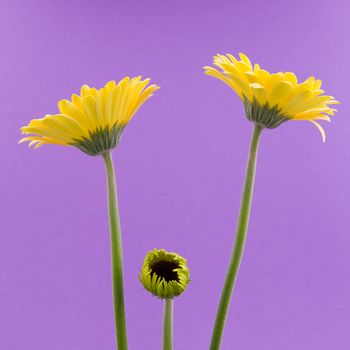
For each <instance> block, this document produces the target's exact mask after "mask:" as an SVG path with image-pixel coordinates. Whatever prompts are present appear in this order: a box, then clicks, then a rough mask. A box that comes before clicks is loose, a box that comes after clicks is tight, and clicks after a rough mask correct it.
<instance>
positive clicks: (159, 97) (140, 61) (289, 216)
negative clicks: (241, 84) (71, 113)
mask: <svg viewBox="0 0 350 350" xmlns="http://www.w3.org/2000/svg"><path fill="white" fill-rule="evenodd" d="M349 12H350V11H349V5H348V2H347V1H346V0H344V1H332V2H331V3H329V1H307V2H305V1H294V4H292V2H291V1H286V2H283V1H245V2H242V1H240V2H238V1H215V2H211V1H210V2H209V1H192V2H190V1H173V2H170V1H144V2H142V1H138V2H136V1H128V2H125V3H121V2H117V1H110V2H107V1H79V2H76V1H68V0H64V1H57V2H53V1H52V2H50V1H44V0H42V1H36V2H34V1H31V2H30V1H18V0H15V1H9V0H2V1H1V4H0V26H1V27H0V30H1V37H0V40H1V57H0V77H1V85H2V88H1V91H0V100H1V118H2V123H1V128H2V132H1V138H0V146H1V153H0V161H1V163H0V164H1V171H0V174H1V183H0V198H1V202H0V206H1V208H0V212H1V236H0V315H1V317H0V348H1V349H4V350H5V349H6V350H17V349H21V350H29V349H39V350H41V349H43V350H46V349H50V350H63V349H64V350H77V349H84V350H90V349H91V350H92V349H94V350H95V349H114V348H115V344H114V341H115V340H114V324H113V312H112V300H111V281H110V256H109V233H108V222H107V212H106V193H105V173H104V167H103V162H102V160H101V159H100V158H91V157H88V156H86V155H84V154H83V153H81V152H79V151H78V150H76V149H73V148H70V147H66V148H65V147H61V148H60V147H55V146H46V147H42V148H41V149H39V150H37V151H35V150H33V149H28V148H27V147H26V146H25V145H20V146H18V145H17V141H18V139H19V138H20V133H19V128H20V127H21V126H22V125H24V124H27V123H28V122H29V121H30V119H32V118H35V117H41V116H43V115H44V114H45V113H55V112H56V111H57V107H56V103H57V101H58V100H59V99H60V98H66V97H69V96H70V94H71V93H73V92H77V91H78V90H79V88H80V86H81V84H83V83H88V84H91V85H93V86H96V87H100V86H102V85H103V84H105V83H106V82H107V81H108V80H110V79H116V80H119V79H121V78H122V77H124V76H125V75H137V74H143V75H144V76H149V77H151V78H152V81H153V82H155V83H157V84H159V85H161V87H162V88H161V90H160V91H158V92H157V93H156V94H155V96H154V97H152V99H151V100H149V101H148V102H147V103H146V105H144V107H143V108H142V109H141V110H140V111H139V112H138V114H137V115H136V117H135V119H133V121H132V122H131V124H130V125H129V126H128V127H127V129H126V130H125V132H124V135H123V137H122V140H121V144H120V147H119V148H118V150H117V151H116V152H114V159H115V162H116V168H117V175H118V185H119V197H120V207H121V219H122V228H123V243H124V253H125V276H126V279H125V288H126V308H127V323H128V334H129V343H130V349H131V350H134V349H160V348H161V319H162V303H161V302H160V301H159V300H157V299H155V298H153V297H152V296H151V295H149V294H147V293H146V292H144V290H143V289H142V287H141V285H140V283H139V282H138V279H137V274H138V272H139V270H140V266H141V264H142V260H143V257H144V255H145V253H146V252H147V251H148V250H150V249H152V248H154V247H158V248H161V247H164V248H166V249H168V250H174V251H176V252H178V253H180V254H182V255H183V256H185V257H186V258H187V259H188V262H189V266H190V268H191V274H192V279H193V282H192V283H191V285H190V286H189V287H188V290H187V292H186V293H185V294H184V295H183V296H182V297H180V298H178V299H176V301H175V320H174V333H175V349H176V350H182V349H184V350H187V349H207V348H208V344H209V341H210V335H211V328H212V324H213V320H214V316H215V312H216V307H217V304H218V298H219V293H220V290H221V287H222V283H223V278H224V274H225V270H226V264H227V262H228V258H229V254H230V251H231V243H232V238H233V233H234V228H235V223H236V218H237V213H238V206H239V200H240V194H241V186H242V181H243V175H244V167H245V161H246V156H247V151H248V143H249V137H250V133H251V128H252V125H251V124H249V123H248V122H247V121H246V119H245V117H244V112H243V107H242V104H241V102H240V101H239V99H238V97H237V96H235V95H234V93H233V92H232V91H231V90H230V89H229V88H227V87H226V86H225V85H224V84H222V83H221V82H219V81H217V80H215V79H213V78H211V77H206V76H205V75H204V74H203V72H202V66H204V65H207V64H210V63H211V60H212V56H213V55H214V54H216V53H226V52H230V53H233V54H235V55H236V54H237V53H238V52H239V51H242V52H245V53H246V54H247V55H248V56H249V57H251V59H252V60H253V61H254V62H259V63H260V64H261V65H262V66H263V67H266V68H267V69H269V70H272V71H278V70H284V71H285V70H291V71H294V72H295V73H296V74H297V75H298V76H299V77H300V79H305V78H307V77H308V76H309V75H313V74H314V75H315V76H316V77H319V78H321V79H323V80H324V88H325V90H326V92H327V93H329V94H332V95H334V96H336V98H337V99H339V100H340V101H342V102H343V104H341V105H340V106H339V112H338V113H337V114H336V116H335V117H334V119H333V123H331V124H327V123H326V125H325V127H326V132H327V142H326V143H325V144H322V141H321V136H320V134H319V133H318V131H317V129H316V128H315V127H313V126H312V124H311V123H307V122H289V123H286V124H284V125H283V126H281V127H280V128H278V129H276V130H274V131H269V130H267V131H265V132H264V134H263V137H262V141H261V147H260V156H259V161H258V172H257V180H256V187H255V195H254V203H253V208H252V216H251V223H250V228H249V235H248V241H247V246H246V251H245V256H244V260H243V264H242V266H241V273H240V275H239V279H238V285H237V288H236V291H235V293H234V298H233V303H232V305H231V306H232V307H231V312H230V314H229V318H228V321H227V328H226V332H225V335H224V339H223V346H222V349H223V350H225V349H226V350H230V349H240V350H247V349H267V350H280V349H284V350H289V349H308V350H313V349H315V350H316V349H317V350H329V349H337V350H345V349H349V347H350V333H349V329H350V303H349V295H350V280H349V276H350V264H349V252H350V250H349V245H350V236H349V231H350V230H349V197H350V185H349V184H350V165H349V164H350V155H349V126H350V119H349V115H350V108H349V103H348V100H349V98H348V96H349V78H350V77H349V73H350V68H349V67H350V49H349V45H350V42H349V29H350V22H349V15H350V13H349Z"/></svg>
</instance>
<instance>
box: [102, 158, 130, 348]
mask: <svg viewBox="0 0 350 350" xmlns="http://www.w3.org/2000/svg"><path fill="white" fill-rule="evenodd" d="M103 159H104V161H105V165H106V172H107V190H108V209H109V212H108V213H109V228H110V233H111V257H112V282H113V302H114V317H115V328H116V338H117V344H118V350H127V349H128V343H127V337H126V322H125V307H124V287H123V254H122V241H121V230H120V220H119V208H118V200H117V187H116V182H115V173H114V165H113V159H112V157H111V154H110V153H109V152H106V153H105V154H104V155H103Z"/></svg>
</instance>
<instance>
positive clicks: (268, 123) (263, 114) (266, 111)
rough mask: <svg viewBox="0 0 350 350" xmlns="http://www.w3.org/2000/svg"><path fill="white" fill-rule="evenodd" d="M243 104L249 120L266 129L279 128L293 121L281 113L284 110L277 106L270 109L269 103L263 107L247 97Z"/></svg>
mask: <svg viewBox="0 0 350 350" xmlns="http://www.w3.org/2000/svg"><path fill="white" fill-rule="evenodd" d="M243 103H244V109H245V114H246V116H247V119H248V120H250V121H252V122H254V123H258V124H260V125H262V126H263V127H265V128H268V129H274V128H277V126H279V125H281V124H282V123H284V122H286V121H288V120H290V119H291V118H290V117H289V116H287V115H285V114H283V113H281V110H282V109H281V108H278V107H277V105H275V106H273V107H270V106H269V104H268V103H265V105H263V106H261V105H260V104H259V103H258V101H257V100H256V99H253V102H250V101H249V100H248V99H247V98H246V97H244V98H243Z"/></svg>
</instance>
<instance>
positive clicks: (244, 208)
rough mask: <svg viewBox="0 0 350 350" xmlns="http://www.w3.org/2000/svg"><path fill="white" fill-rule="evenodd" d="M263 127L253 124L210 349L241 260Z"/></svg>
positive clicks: (217, 344) (218, 336) (219, 336)
mask: <svg viewBox="0 0 350 350" xmlns="http://www.w3.org/2000/svg"><path fill="white" fill-rule="evenodd" d="M262 130H263V127H262V126H261V125H259V124H255V126H254V131H253V135H252V138H251V143H250V151H249V158H248V163H247V169H246V175H245V180H244V187H243V193H242V198H241V207H240V211H239V218H238V224H237V230H236V236H235V242H234V246H233V251H232V255H231V259H230V263H229V266H228V270H227V273H226V279H225V284H224V287H223V289H222V293H221V298H220V304H219V307H218V311H217V314H216V320H215V324H214V329H213V334H212V339H211V344H210V350H218V349H220V344H221V339H222V335H223V331H224V326H225V321H226V317H227V312H228V309H229V306H230V300H231V295H232V291H233V288H234V285H235V281H236V278H237V273H238V269H239V265H240V263H241V260H242V255H243V250H244V245H245V241H246V237H247V229H248V222H249V214H250V207H251V203H252V196H253V188H254V178H255V167H256V158H257V152H258V145H259V139H260V135H261V132H262Z"/></svg>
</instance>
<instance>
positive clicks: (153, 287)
mask: <svg viewBox="0 0 350 350" xmlns="http://www.w3.org/2000/svg"><path fill="white" fill-rule="evenodd" d="M189 274H190V270H189V269H188V267H187V260H186V259H185V258H183V257H182V256H180V255H178V254H176V253H171V252H168V251H166V250H164V249H154V250H151V251H150V252H148V253H147V255H146V257H145V260H144V262H143V266H142V270H141V273H140V274H139V280H140V281H141V283H142V284H143V286H144V287H145V288H146V289H147V290H148V291H149V292H150V293H152V294H154V295H155V296H157V297H159V298H163V299H167V298H174V297H176V296H178V295H180V294H182V293H183V292H184V291H185V289H186V287H187V284H188V283H189Z"/></svg>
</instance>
